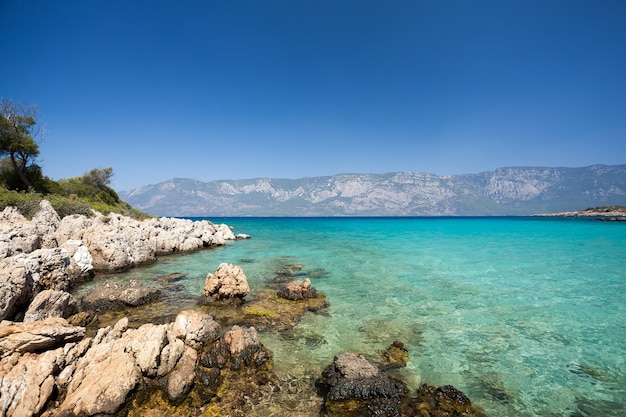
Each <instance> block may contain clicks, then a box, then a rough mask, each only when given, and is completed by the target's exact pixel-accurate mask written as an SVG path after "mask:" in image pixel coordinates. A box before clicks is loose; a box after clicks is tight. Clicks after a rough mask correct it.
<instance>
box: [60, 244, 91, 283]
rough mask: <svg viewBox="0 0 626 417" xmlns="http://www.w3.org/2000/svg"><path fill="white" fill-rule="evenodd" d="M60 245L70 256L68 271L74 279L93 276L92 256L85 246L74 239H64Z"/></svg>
mask: <svg viewBox="0 0 626 417" xmlns="http://www.w3.org/2000/svg"><path fill="white" fill-rule="evenodd" d="M62 247H63V248H64V249H65V250H66V251H67V254H68V256H69V257H70V266H69V272H70V274H71V276H72V277H73V278H74V279H78V278H93V276H94V271H93V258H92V256H91V254H90V253H89V249H87V246H85V245H83V242H82V241H80V240H76V239H69V240H66V241H65V242H64V243H63V245H62Z"/></svg>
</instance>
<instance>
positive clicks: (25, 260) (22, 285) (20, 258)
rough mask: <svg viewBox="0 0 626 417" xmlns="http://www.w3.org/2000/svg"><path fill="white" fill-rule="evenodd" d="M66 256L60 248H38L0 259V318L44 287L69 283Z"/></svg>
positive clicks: (64, 287) (8, 315)
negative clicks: (27, 252) (30, 251)
mask: <svg viewBox="0 0 626 417" xmlns="http://www.w3.org/2000/svg"><path fill="white" fill-rule="evenodd" d="M68 265H69V258H68V256H67V252H66V251H65V250H64V249H61V248H55V249H38V250H36V251H34V252H32V253H30V254H19V255H16V256H12V257H10V258H6V259H4V260H2V261H0V320H5V319H12V318H13V317H14V315H15V314H16V313H17V312H18V310H20V309H22V308H26V307H27V305H28V304H29V303H30V301H31V299H32V297H33V296H34V295H36V294H38V293H39V292H40V291H42V290H44V289H53V290H62V291H65V290H67V289H68V288H69V287H70V284H71V277H70V276H69V274H68V272H67V269H66V268H67V266H68Z"/></svg>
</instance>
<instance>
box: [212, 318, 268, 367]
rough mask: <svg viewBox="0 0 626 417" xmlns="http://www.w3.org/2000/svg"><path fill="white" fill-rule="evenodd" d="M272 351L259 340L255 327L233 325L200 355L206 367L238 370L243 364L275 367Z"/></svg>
mask: <svg viewBox="0 0 626 417" xmlns="http://www.w3.org/2000/svg"><path fill="white" fill-rule="evenodd" d="M271 359H272V352H271V351H269V350H267V349H265V347H264V346H263V345H262V344H261V342H260V341H259V336H258V334H257V331H256V329H255V328H254V327H249V328H243V327H239V326H233V327H232V329H231V330H229V331H228V332H226V333H225V334H224V336H222V337H221V338H220V339H219V340H216V341H215V342H214V343H212V344H210V345H209V346H208V347H207V348H205V350H204V351H203V353H202V355H201V356H200V363H201V364H202V366H204V367H206V368H220V369H224V368H226V367H228V368H229V369H231V370H233V371H236V370H238V369H240V368H241V367H242V366H246V367H250V366H253V367H257V368H258V367H261V366H263V365H267V367H269V369H271V368H272V367H273V363H272V361H271Z"/></svg>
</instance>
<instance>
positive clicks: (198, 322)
mask: <svg viewBox="0 0 626 417" xmlns="http://www.w3.org/2000/svg"><path fill="white" fill-rule="evenodd" d="M172 328H173V332H174V334H175V335H176V337H178V338H179V339H181V340H182V341H183V342H184V343H185V345H187V346H190V347H192V348H196V349H197V348H199V347H201V346H202V345H203V344H204V342H206V341H207V340H210V339H215V338H216V337H218V336H219V332H220V327H219V325H218V324H217V323H216V322H215V321H214V320H213V317H212V316H210V315H209V314H206V313H201V312H198V311H195V310H184V311H181V312H180V313H178V316H176V320H175V321H174V323H173V325H172Z"/></svg>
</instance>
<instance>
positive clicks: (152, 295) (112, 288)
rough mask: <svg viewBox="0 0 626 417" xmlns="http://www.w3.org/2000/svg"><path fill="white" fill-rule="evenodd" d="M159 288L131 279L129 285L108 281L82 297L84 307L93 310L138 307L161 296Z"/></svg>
mask: <svg viewBox="0 0 626 417" xmlns="http://www.w3.org/2000/svg"><path fill="white" fill-rule="evenodd" d="M160 295H161V291H160V290H159V289H158V288H154V287H148V286H145V285H143V284H141V283H140V282H138V281H134V280H131V281H130V283H129V284H128V285H123V284H118V283H117V282H113V281H107V282H105V283H104V284H102V285H100V286H98V287H97V288H95V289H94V290H93V291H92V292H90V293H89V294H87V295H86V296H85V297H83V299H82V303H83V307H85V308H87V309H92V310H112V309H116V308H119V307H123V306H130V307H137V306H140V305H143V304H146V303H148V302H150V301H152V300H155V299H157V298H159V297H160Z"/></svg>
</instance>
